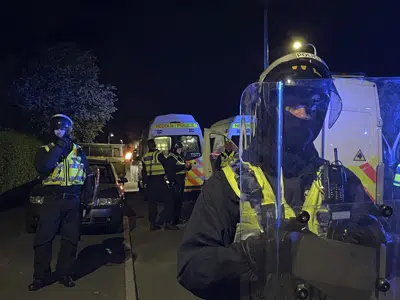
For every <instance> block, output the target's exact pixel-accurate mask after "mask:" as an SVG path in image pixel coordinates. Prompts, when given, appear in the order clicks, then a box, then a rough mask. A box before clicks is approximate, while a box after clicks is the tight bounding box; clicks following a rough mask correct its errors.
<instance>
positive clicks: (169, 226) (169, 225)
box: [164, 222, 180, 230]
mask: <svg viewBox="0 0 400 300" xmlns="http://www.w3.org/2000/svg"><path fill="white" fill-rule="evenodd" d="M179 229H180V228H179V227H178V226H176V225H174V224H172V223H171V222H167V223H165V225H164V230H179Z"/></svg>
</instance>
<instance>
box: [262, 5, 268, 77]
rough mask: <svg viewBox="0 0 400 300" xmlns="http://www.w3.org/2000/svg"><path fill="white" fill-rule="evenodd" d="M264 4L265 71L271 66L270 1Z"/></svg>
mask: <svg viewBox="0 0 400 300" xmlns="http://www.w3.org/2000/svg"><path fill="white" fill-rule="evenodd" d="M263 1H264V2H263V4H264V70H265V69H266V68H268V66H269V45H268V0H263Z"/></svg>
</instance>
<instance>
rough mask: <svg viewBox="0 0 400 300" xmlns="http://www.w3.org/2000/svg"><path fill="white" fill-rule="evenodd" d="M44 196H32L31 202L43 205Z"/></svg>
mask: <svg viewBox="0 0 400 300" xmlns="http://www.w3.org/2000/svg"><path fill="white" fill-rule="evenodd" d="M43 198H44V197H43V196H30V197H29V202H30V203H33V204H43Z"/></svg>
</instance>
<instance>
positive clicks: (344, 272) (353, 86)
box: [236, 78, 400, 300]
mask: <svg viewBox="0 0 400 300" xmlns="http://www.w3.org/2000/svg"><path fill="white" fill-rule="evenodd" d="M376 81H377V79H374V80H372V79H371V80H367V79H348V78H347V79H345V78H335V79H333V80H287V81H286V82H283V81H281V82H276V83H265V82H264V83H254V84H251V85H249V86H248V87H247V88H246V90H245V91H244V92H243V94H242V99H241V114H242V115H251V116H253V121H252V123H251V125H250V126H251V128H250V130H251V134H250V136H249V135H242V136H241V142H240V153H241V158H242V163H241V165H240V171H239V174H238V175H239V178H240V179H239V182H240V183H239V187H240V210H241V213H240V215H241V222H240V225H239V226H238V233H237V235H236V241H237V242H240V243H241V244H242V247H241V248H242V249H243V252H244V253H245V255H244V257H246V263H247V264H248V266H249V268H248V270H249V271H248V272H246V274H243V276H242V280H241V293H242V295H243V297H244V299H246V297H248V299H287V300H290V299H313V300H316V299H324V300H339V299H340V300H347V299H348V300H350V299H360V300H364V299H365V300H370V299H388V300H395V299H396V290H397V288H396V287H397V285H398V284H399V282H398V279H397V276H398V273H399V265H400V263H399V258H398V257H399V247H398V244H399V236H400V229H399V228H400V226H399V224H398V223H399V221H398V220H399V218H400V216H399V213H398V208H399V207H400V206H399V204H398V202H397V200H396V199H393V197H384V193H383V191H384V190H385V189H386V190H390V189H392V183H390V187H387V185H386V186H384V180H382V178H383V173H386V172H385V166H384V164H383V159H384V158H383V157H382V136H381V126H382V122H380V121H381V118H380V104H381V106H382V103H381V102H382V101H385V100H384V99H378V97H377V95H381V93H380V92H379V89H380V88H382V87H380V85H382V86H383V89H385V88H386V89H387V88H388V87H387V85H386V83H383V82H380V83H377V82H376ZM391 84H392V85H393V83H391ZM398 86H399V87H400V84H399V85H398ZM390 95H393V89H392V93H391V94H390ZM397 95H398V96H400V88H399V90H398V93H397ZM399 99H400V97H399ZM351 121H353V122H358V121H360V122H361V125H357V124H352V122H351ZM384 122H385V120H383V124H384ZM241 126H242V127H244V126H247V127H248V125H247V124H244V123H242V124H241ZM247 129H248V128H242V130H241V132H246V130H247ZM353 152H354V153H353ZM374 172H375V173H374ZM371 181H372V183H371ZM392 194H393V192H392V193H390V192H387V191H385V195H386V196H387V195H392Z"/></svg>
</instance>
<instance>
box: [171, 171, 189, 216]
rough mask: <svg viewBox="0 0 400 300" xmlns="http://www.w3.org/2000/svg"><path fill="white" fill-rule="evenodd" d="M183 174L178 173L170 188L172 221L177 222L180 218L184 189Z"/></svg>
mask: <svg viewBox="0 0 400 300" xmlns="http://www.w3.org/2000/svg"><path fill="white" fill-rule="evenodd" d="M185 176H186V175H185V174H178V175H176V178H175V184H174V187H173V188H172V199H173V203H174V222H175V223H177V222H178V221H179V219H181V218H182V204H183V195H184V191H185Z"/></svg>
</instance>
